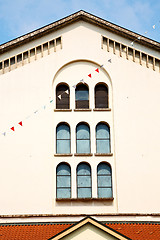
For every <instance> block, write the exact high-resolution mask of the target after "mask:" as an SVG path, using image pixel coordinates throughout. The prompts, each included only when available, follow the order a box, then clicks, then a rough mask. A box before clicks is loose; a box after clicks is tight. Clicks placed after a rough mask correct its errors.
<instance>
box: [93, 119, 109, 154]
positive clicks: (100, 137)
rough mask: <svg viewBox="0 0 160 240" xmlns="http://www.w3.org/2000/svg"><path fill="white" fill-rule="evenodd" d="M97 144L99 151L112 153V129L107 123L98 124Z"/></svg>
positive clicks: (97, 150)
mask: <svg viewBox="0 0 160 240" xmlns="http://www.w3.org/2000/svg"><path fill="white" fill-rule="evenodd" d="M96 146H97V148H96V152H97V153H110V129H109V126H108V125H107V124H104V123H99V124H98V125H97V126H96Z"/></svg>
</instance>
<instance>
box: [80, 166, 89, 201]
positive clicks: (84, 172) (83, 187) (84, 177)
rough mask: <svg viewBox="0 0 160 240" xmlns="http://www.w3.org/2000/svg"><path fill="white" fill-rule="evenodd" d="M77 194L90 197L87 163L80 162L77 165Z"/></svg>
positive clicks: (81, 196)
mask: <svg viewBox="0 0 160 240" xmlns="http://www.w3.org/2000/svg"><path fill="white" fill-rule="evenodd" d="M77 196H78V198H91V197H92V186H91V168H90V166H89V165H88V164H87V163H80V164H79V165H78V167H77Z"/></svg>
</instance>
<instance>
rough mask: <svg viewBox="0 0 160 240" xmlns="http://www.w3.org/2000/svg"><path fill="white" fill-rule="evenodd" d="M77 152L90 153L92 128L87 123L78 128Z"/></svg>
mask: <svg viewBox="0 0 160 240" xmlns="http://www.w3.org/2000/svg"><path fill="white" fill-rule="evenodd" d="M76 143H77V153H90V130H89V127H88V126H87V125H86V124H79V125H78V126H77V128H76Z"/></svg>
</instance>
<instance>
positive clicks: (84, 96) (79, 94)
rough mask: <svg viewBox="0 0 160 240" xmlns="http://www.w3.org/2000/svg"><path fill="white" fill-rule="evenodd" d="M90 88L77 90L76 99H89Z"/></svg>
mask: <svg viewBox="0 0 160 240" xmlns="http://www.w3.org/2000/svg"><path fill="white" fill-rule="evenodd" d="M88 95H89V94H88V90H82V91H81V90H79V91H76V100H88Z"/></svg>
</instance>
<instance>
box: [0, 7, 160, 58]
mask: <svg viewBox="0 0 160 240" xmlns="http://www.w3.org/2000/svg"><path fill="white" fill-rule="evenodd" d="M80 20H83V21H85V22H88V23H91V24H94V25H96V26H99V27H101V28H103V29H106V30H108V31H110V32H114V33H116V34H118V35H120V36H123V37H125V38H128V39H129V40H131V41H134V40H135V39H137V40H136V42H139V43H140V44H142V45H145V46H147V47H149V48H152V49H155V50H158V51H159V50H160V43H159V42H156V41H154V40H152V39H149V38H147V37H144V36H142V35H140V34H137V33H135V32H132V31H130V30H128V29H125V28H123V27H120V26H118V25H116V24H113V23H111V22H108V21H106V20H104V19H102V18H99V17H97V16H95V15H93V14H90V13H88V12H85V11H83V10H80V11H78V12H76V13H74V14H71V15H69V16H67V17H65V18H62V19H60V20H58V21H56V22H53V23H51V24H49V25H46V26H44V27H42V28H39V29H37V30H35V31H32V32H30V33H27V34H25V35H23V36H20V37H18V38H16V39H13V40H11V41H9V42H6V43H4V44H2V45H0V53H1V54H2V53H4V52H6V51H8V50H10V49H13V48H16V47H19V46H21V45H23V44H25V43H28V42H30V41H32V40H35V39H37V38H40V37H42V36H45V35H47V34H49V33H52V32H54V31H56V30H58V29H61V28H63V27H65V26H67V25H69V24H71V23H75V22H77V21H80ZM139 37H140V39H138V38H139Z"/></svg>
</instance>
